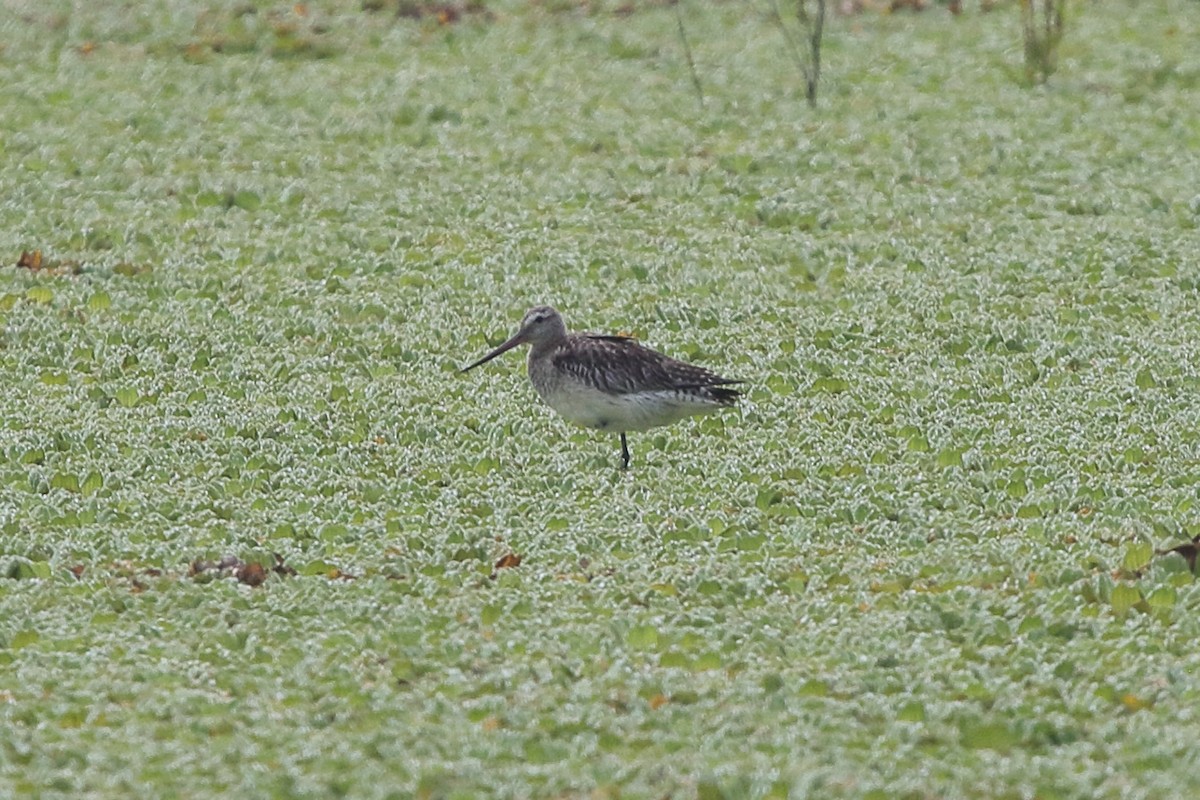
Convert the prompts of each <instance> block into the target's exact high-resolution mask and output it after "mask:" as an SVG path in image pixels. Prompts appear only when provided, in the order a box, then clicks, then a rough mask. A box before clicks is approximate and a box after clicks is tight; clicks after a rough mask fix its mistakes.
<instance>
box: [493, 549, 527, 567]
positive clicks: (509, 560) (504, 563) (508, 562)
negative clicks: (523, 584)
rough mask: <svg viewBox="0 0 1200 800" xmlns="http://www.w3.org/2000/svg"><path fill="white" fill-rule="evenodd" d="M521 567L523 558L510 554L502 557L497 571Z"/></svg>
mask: <svg viewBox="0 0 1200 800" xmlns="http://www.w3.org/2000/svg"><path fill="white" fill-rule="evenodd" d="M519 566H521V556H519V555H517V554H516V553H508V554H506V555H504V556H501V557H500V560H499V561H497V562H496V569H511V568H512V567H519Z"/></svg>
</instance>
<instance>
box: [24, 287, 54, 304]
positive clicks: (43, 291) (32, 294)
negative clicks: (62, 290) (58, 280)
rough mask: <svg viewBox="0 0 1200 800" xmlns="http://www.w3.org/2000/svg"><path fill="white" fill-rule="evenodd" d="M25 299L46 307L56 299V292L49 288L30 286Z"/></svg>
mask: <svg viewBox="0 0 1200 800" xmlns="http://www.w3.org/2000/svg"><path fill="white" fill-rule="evenodd" d="M25 299H26V300H29V301H30V302H32V303H40V304H42V305H45V304H46V303H49V302H50V301H51V300H53V299H54V290H53V289H51V288H50V287H49V286H30V287H29V288H28V289H26V290H25Z"/></svg>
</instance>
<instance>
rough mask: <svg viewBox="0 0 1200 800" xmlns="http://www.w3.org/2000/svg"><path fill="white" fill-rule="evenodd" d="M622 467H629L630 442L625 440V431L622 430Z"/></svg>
mask: <svg viewBox="0 0 1200 800" xmlns="http://www.w3.org/2000/svg"><path fill="white" fill-rule="evenodd" d="M621 469H629V442H627V441H626V440H625V432H624V431H621Z"/></svg>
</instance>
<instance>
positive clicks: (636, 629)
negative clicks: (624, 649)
mask: <svg viewBox="0 0 1200 800" xmlns="http://www.w3.org/2000/svg"><path fill="white" fill-rule="evenodd" d="M625 641H626V642H627V643H628V644H629V646H630V647H632V648H634V649H636V650H653V649H655V648H657V647H658V628H656V627H654V626H653V625H648V624H647V625H634V626H633V627H632V628H630V629H629V633H628V634H626V636H625Z"/></svg>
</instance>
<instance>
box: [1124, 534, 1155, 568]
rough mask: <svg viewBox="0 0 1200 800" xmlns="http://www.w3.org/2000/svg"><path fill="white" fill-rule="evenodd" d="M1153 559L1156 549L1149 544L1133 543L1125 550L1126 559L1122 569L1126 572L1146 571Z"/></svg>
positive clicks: (1143, 542) (1142, 542) (1144, 542)
mask: <svg viewBox="0 0 1200 800" xmlns="http://www.w3.org/2000/svg"><path fill="white" fill-rule="evenodd" d="M1153 557H1154V548H1153V547H1151V546H1150V543H1149V542H1146V541H1137V542H1132V543H1130V545H1129V546H1128V547H1126V548H1125V558H1124V559H1122V561H1121V568H1122V569H1124V570H1125V571H1126V572H1137V571H1138V570H1141V569H1144V568H1145V567H1146V565H1147V564H1149V563H1150V559H1151V558H1153Z"/></svg>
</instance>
